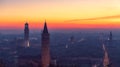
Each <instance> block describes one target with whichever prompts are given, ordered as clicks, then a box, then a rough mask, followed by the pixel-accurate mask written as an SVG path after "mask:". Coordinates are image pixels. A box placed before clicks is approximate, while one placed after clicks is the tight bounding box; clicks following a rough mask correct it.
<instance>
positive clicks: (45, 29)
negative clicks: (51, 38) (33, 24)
mask: <svg viewBox="0 0 120 67" xmlns="http://www.w3.org/2000/svg"><path fill="white" fill-rule="evenodd" d="M43 33H48V28H47V23H46V20H45V23H44V29H43Z"/></svg>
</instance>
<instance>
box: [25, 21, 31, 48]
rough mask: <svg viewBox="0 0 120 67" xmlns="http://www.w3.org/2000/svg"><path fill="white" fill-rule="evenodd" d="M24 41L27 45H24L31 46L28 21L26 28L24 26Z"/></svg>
mask: <svg viewBox="0 0 120 67" xmlns="http://www.w3.org/2000/svg"><path fill="white" fill-rule="evenodd" d="M24 42H25V45H24V47H29V46H30V45H29V25H28V23H25V28H24Z"/></svg>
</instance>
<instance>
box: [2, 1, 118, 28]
mask: <svg viewBox="0 0 120 67" xmlns="http://www.w3.org/2000/svg"><path fill="white" fill-rule="evenodd" d="M119 2H120V1H119V0H114V1H113V0H106V1H105V0H81V1H80V0H60V1H56V0H52V1H49V0H36V1H33V0H19V1H18V0H17V1H16V0H11V1H9V0H1V1H0V18H1V19H0V30H4V29H5V30H6V29H15V30H16V29H17V30H18V29H20V30H21V29H23V27H24V25H23V24H24V23H25V22H26V21H27V22H29V24H30V28H31V29H40V28H42V27H43V26H42V25H43V22H44V20H45V19H47V21H48V24H49V29H76V28H77V29H90V28H94V29H97V28H101V29H104V28H105V29H119V28H120V25H119V24H120V20H119V19H120V13H119V12H120V5H119Z"/></svg>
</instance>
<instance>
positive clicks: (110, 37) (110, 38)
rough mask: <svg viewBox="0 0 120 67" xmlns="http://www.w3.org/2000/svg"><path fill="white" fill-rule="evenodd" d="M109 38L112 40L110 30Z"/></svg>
mask: <svg viewBox="0 0 120 67" xmlns="http://www.w3.org/2000/svg"><path fill="white" fill-rule="evenodd" d="M109 40H110V41H112V32H110V34H109Z"/></svg>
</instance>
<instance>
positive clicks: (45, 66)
mask: <svg viewBox="0 0 120 67" xmlns="http://www.w3.org/2000/svg"><path fill="white" fill-rule="evenodd" d="M41 36H42V37H41V42H42V43H41V44H42V45H41V65H42V67H49V66H50V49H49V45H50V37H49V33H48V29H47V24H46V21H45V24H44V29H43V32H42V35H41Z"/></svg>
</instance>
